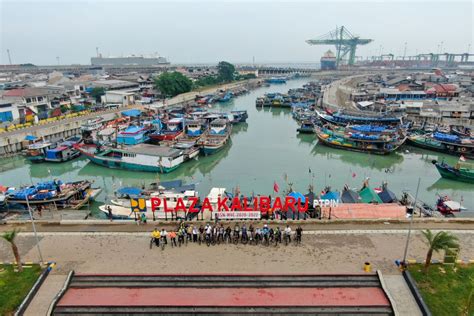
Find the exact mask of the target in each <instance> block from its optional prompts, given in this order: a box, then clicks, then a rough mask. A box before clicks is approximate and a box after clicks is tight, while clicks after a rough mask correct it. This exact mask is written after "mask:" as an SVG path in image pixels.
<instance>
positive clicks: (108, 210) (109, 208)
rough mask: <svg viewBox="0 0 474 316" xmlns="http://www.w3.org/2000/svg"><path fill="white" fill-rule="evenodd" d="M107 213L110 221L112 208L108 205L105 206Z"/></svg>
mask: <svg viewBox="0 0 474 316" xmlns="http://www.w3.org/2000/svg"><path fill="white" fill-rule="evenodd" d="M107 212H108V213H109V220H110V221H112V219H113V215H112V207H111V206H110V205H107Z"/></svg>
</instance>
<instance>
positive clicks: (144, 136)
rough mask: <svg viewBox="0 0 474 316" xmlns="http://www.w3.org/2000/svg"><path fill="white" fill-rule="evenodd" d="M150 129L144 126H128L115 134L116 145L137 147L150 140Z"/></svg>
mask: <svg viewBox="0 0 474 316" xmlns="http://www.w3.org/2000/svg"><path fill="white" fill-rule="evenodd" d="M149 134H150V128H149V127H146V126H136V125H130V126H128V127H127V128H126V129H125V130H124V131H121V132H119V133H118V134H117V144H122V145H137V144H141V143H145V142H147V141H148V140H149V139H150V136H149Z"/></svg>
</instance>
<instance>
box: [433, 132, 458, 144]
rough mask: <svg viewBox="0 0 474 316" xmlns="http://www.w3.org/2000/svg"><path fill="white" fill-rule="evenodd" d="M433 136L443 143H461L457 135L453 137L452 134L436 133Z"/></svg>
mask: <svg viewBox="0 0 474 316" xmlns="http://www.w3.org/2000/svg"><path fill="white" fill-rule="evenodd" d="M433 136H434V138H436V139H437V140H441V141H445V142H458V141H459V136H457V135H451V134H446V133H440V132H436V133H434V134H433Z"/></svg>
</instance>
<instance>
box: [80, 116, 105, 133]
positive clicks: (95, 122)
mask: <svg viewBox="0 0 474 316" xmlns="http://www.w3.org/2000/svg"><path fill="white" fill-rule="evenodd" d="M103 124H104V118H103V117H97V118H95V119H92V120H87V122H85V123H84V124H82V125H81V132H82V133H83V134H84V133H86V134H87V133H89V134H90V133H92V132H93V131H96V130H98V129H100V128H102V125H103Z"/></svg>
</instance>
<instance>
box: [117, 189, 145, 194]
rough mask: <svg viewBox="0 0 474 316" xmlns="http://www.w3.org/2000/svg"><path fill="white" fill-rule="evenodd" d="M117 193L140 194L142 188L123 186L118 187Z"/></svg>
mask: <svg viewBox="0 0 474 316" xmlns="http://www.w3.org/2000/svg"><path fill="white" fill-rule="evenodd" d="M117 193H118V194H122V195H140V194H141V193H142V190H141V189H140V188H134V187H123V188H120V189H118V190H117Z"/></svg>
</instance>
